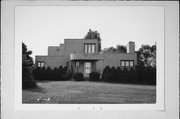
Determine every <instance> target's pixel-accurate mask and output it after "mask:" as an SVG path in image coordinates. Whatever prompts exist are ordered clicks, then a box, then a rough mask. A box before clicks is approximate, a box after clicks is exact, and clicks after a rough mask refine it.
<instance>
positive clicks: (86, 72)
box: [84, 62, 92, 77]
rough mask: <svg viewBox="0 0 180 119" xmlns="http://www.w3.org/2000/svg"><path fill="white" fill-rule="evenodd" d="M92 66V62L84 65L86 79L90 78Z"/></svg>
mask: <svg viewBox="0 0 180 119" xmlns="http://www.w3.org/2000/svg"><path fill="white" fill-rule="evenodd" d="M91 65H92V64H91V62H85V63H84V77H89V74H90V73H91Z"/></svg>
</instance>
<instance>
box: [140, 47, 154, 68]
mask: <svg viewBox="0 0 180 119" xmlns="http://www.w3.org/2000/svg"><path fill="white" fill-rule="evenodd" d="M137 57H138V65H141V66H145V67H146V66H151V67H154V68H155V67H156V45H153V46H149V45H142V46H141V48H140V49H139V50H138V51H137Z"/></svg>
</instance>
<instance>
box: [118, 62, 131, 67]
mask: <svg viewBox="0 0 180 119" xmlns="http://www.w3.org/2000/svg"><path fill="white" fill-rule="evenodd" d="M120 65H121V67H133V66H134V60H121V62H120Z"/></svg>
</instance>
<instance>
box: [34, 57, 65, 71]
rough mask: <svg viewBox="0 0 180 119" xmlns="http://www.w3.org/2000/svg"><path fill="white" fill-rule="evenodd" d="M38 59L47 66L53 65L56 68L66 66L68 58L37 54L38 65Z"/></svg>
mask: <svg viewBox="0 0 180 119" xmlns="http://www.w3.org/2000/svg"><path fill="white" fill-rule="evenodd" d="M38 61H42V62H44V63H45V68H47V67H51V68H52V69H54V68H55V67H56V68H58V67H59V66H66V62H67V61H66V60H64V57H62V56H36V61H35V63H36V65H37V62H38Z"/></svg>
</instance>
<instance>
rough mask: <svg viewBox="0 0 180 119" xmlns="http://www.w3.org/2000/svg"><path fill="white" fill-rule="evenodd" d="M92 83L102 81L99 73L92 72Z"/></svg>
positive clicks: (90, 75)
mask: <svg viewBox="0 0 180 119" xmlns="http://www.w3.org/2000/svg"><path fill="white" fill-rule="evenodd" d="M89 80H90V81H100V74H99V73H98V72H91V73H90V74H89Z"/></svg>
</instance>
